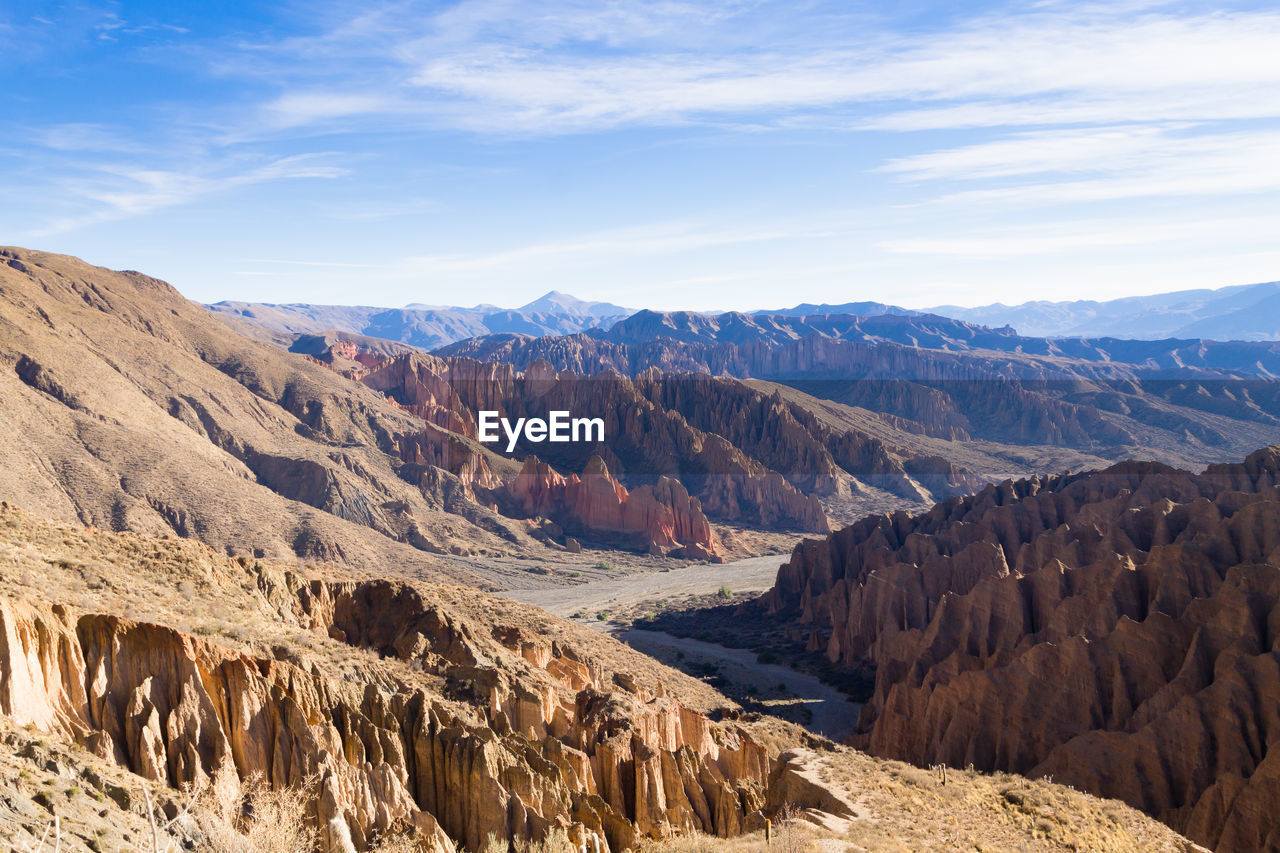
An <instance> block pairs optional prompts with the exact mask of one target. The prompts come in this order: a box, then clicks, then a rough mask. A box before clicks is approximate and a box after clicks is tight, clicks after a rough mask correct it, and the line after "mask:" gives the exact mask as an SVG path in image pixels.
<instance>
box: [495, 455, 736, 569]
mask: <svg viewBox="0 0 1280 853" xmlns="http://www.w3.org/2000/svg"><path fill="white" fill-rule="evenodd" d="M504 497H505V498H506V499H507V500H508V501H510V502H511V504H513V505H514V508H515V510H516V511H517V512H518V513H520V514H522V515H524V516H526V517H539V516H540V517H546V518H550V519H552V520H554V521H555V522H556V523H558V524H559V525H560V527H561V528H563V529H564V530H565V531H568V532H570V533H580V534H582V535H584V536H588V537H590V538H592V539H595V540H597V541H599V540H601V539H605V540H608V539H613V540H616V541H619V542H620V543H621V544H624V545H625V546H627V547H632V548H639V549H640V550H646V551H650V552H661V553H664V554H669V555H671V556H677V557H685V558H688V559H693V560H716V561H717V562H718V561H720V560H721V559H722V558H721V557H720V555H719V553H718V552H717V544H716V540H715V535H714V534H713V533H712V532H711V525H710V524H709V523H708V522H707V517H706V516H705V515H703V513H702V507H701V505H700V504H699V502H698V499H697V498H692V497H689V493H688V492H687V491H685V488H684V486H682V485H680V483H679V482H678V481H677V480H673V479H671V478H670V477H662V478H660V479H659V480H658V482H657V483H655V484H653V485H646V486H640V487H638V488H636V489H633V490H631V491H627V489H626V488H624V487H623V486H622V484H621V483H619V482H618V481H617V480H615V479H614V478H613V477H612V476H610V474H609V469H608V467H606V466H605V464H604V460H602V459H601V458H600V457H599V456H593V457H591V459H590V461H588V462H587V465H586V467H585V468H583V470H582V475H581V476H580V477H579V476H578V475H576V474H570V475H569V476H567V477H563V476H561V475H560V474H558V473H557V472H556V471H555V469H553V468H552V467H551V466H550V465H548V464H547V463H545V462H541V461H539V459H538V458H537V457H536V456H530V457H528V458H527V459H525V462H524V467H523V468H521V469H520V473H519V475H517V476H516V478H515V479H514V480H512V481H511V482H509V483H507V485H506V487H505V490H504Z"/></svg>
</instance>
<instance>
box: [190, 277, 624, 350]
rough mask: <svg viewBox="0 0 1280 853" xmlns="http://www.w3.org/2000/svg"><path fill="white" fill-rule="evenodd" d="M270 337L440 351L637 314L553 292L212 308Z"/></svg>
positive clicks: (560, 331) (553, 332)
mask: <svg viewBox="0 0 1280 853" xmlns="http://www.w3.org/2000/svg"><path fill="white" fill-rule="evenodd" d="M207 307H208V308H209V309H210V310H212V311H214V312H217V313H219V314H224V315H229V316H232V317H235V318H237V319H239V320H242V321H244V322H248V323H252V324H254V325H257V326H260V327H262V328H264V329H267V330H269V331H271V332H283V333H286V334H295V335H297V334H311V335H315V334H324V333H325V332H329V331H339V332H348V333H351V334H357V335H368V336H370V337H375V338H386V339H387V340H392V341H400V342H402V343H406V344H411V345H413V346H416V347H420V348H422V349H428V350H430V349H436V348H438V347H442V346H445V345H447V344H450V343H453V342H454V341H459V340H463V339H465V338H472V337H477V336H480V335H489V334H496V333H504V332H507V333H516V334H525V335H565V334H573V333H575V332H582V331H586V330H587V329H591V328H595V327H596V326H601V325H605V326H608V325H611V324H612V323H614V322H616V321H618V320H620V319H622V318H623V317H626V316H628V315H630V314H632V313H634V312H633V310H632V309H630V308H623V307H621V306H618V305H613V304H611V303H608V302H588V301H585V300H581V299H577V298H575V297H573V296H570V295H568V294H565V293H560V292H558V291H555V290H553V291H550V292H549V293H546V294H544V295H543V296H541V297H539V298H538V299H535V300H534V301H532V302H530V303H528V304H527V305H523V306H521V307H519V308H498V307H497V306H493V305H476V306H474V307H472V308H461V307H452V306H433V305H422V304H418V303H415V304H412V305H408V306H405V307H404V308H379V307H374V306H368V305H312V304H309V303H289V304H272V303H266V302H233V301H223V302H217V303H214V304H212V305H209V306H207Z"/></svg>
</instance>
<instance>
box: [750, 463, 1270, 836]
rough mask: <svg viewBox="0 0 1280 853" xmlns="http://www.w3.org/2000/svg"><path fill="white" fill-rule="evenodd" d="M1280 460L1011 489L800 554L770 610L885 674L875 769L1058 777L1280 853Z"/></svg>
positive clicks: (873, 523)
mask: <svg viewBox="0 0 1280 853" xmlns="http://www.w3.org/2000/svg"><path fill="white" fill-rule="evenodd" d="M1278 484H1280V448H1275V447H1273V448H1269V449H1266V450H1261V451H1258V452H1257V453H1255V454H1253V455H1251V456H1250V457H1249V458H1248V459H1247V460H1246V461H1245V462H1244V463H1243V464H1234V465H1216V466H1211V467H1210V468H1208V469H1207V470H1206V471H1205V472H1204V473H1203V474H1200V475H1192V474H1188V473H1186V472H1183V471H1179V470H1176V469H1173V468H1170V467H1168V466H1164V465H1160V464H1156V463H1139V462H1130V463H1122V464H1120V465H1116V466H1114V467H1112V468H1109V469H1107V470H1105V471H1101V472H1097V473H1092V474H1076V475H1058V476H1053V477H1040V478H1032V479H1029V480H1021V481H1017V482H1005V483H1002V484H1000V485H998V486H992V487H989V488H987V489H984V490H983V491H981V492H979V493H978V494H976V495H974V496H972V497H965V498H955V499H951V500H948V501H945V502H943V503H940V504H938V505H937V506H936V507H934V508H933V509H932V510H931V511H930V512H928V513H925V514H923V515H920V516H916V517H909V516H907V515H906V514H901V513H899V514H896V515H893V516H875V517H871V518H867V519H865V520H864V521H862V522H860V523H858V524H856V525H853V526H852V527H849V528H846V529H844V530H841V531H839V532H837V533H835V534H832V536H831V537H829V538H828V539H827V540H826V541H823V542H817V541H810V542H807V543H805V544H802V545H801V546H799V547H798V548H797V549H796V551H795V553H794V555H793V556H792V558H791V561H790V562H789V563H788V564H787V565H785V566H783V567H782V569H781V570H780V571H779V574H778V581H777V585H776V586H775V587H774V589H773V591H772V592H771V593H770V595H769V597H768V603H769V606H770V608H771V609H772V610H773V612H774V613H775V614H776V615H778V616H781V617H784V618H789V619H791V620H793V621H794V622H795V623H796V627H795V629H794V630H797V631H801V632H808V635H809V642H810V648H812V649H815V650H820V651H824V652H825V653H826V655H827V657H828V658H830V659H831V660H832V661H834V662H837V663H840V664H843V665H847V666H871V667H874V668H875V672H876V678H875V690H874V694H873V695H872V696H871V697H870V699H869V700H868V702H867V704H866V705H865V706H864V710H863V712H862V716H861V718H860V721H859V729H860V732H861V734H860V736H859V742H860V743H861V744H863V745H865V746H867V747H868V748H869V749H870V750H871V751H872V752H874V753H877V754H880V755H886V756H893V757H897V758H902V759H906V760H909V761H913V762H916V763H919V764H931V763H935V762H943V763H947V764H951V765H952V766H958V767H963V766H966V765H968V764H973V765H975V766H976V767H978V768H979V769H984V770H995V769H1002V770H1007V771H1011V772H1016V773H1023V774H1029V775H1032V776H1037V775H1052V776H1053V777H1054V779H1055V780H1057V781H1060V782H1067V783H1069V784H1072V785H1075V786H1077V787H1080V788H1082V789H1084V790H1087V791H1091V792H1093V793H1095V794H1098V795H1100V796H1105V797H1116V798H1120V799H1124V800H1126V801H1128V802H1130V803H1133V804H1134V805H1137V806H1139V807H1140V808H1142V809H1144V810H1145V811H1147V812H1149V813H1151V814H1153V815H1155V816H1157V817H1159V818H1160V819H1161V820H1163V821H1165V822H1167V823H1168V824H1170V825H1171V826H1172V827H1173V828H1175V829H1177V830H1178V831H1180V832H1183V833H1184V834H1186V835H1187V836H1189V837H1191V838H1193V839H1195V840H1197V841H1200V842H1202V843H1206V844H1208V845H1209V846H1212V847H1214V848H1215V849H1217V850H1222V851H1254V850H1275V849H1280V824H1277V822H1276V821H1275V819H1274V816H1275V815H1276V814H1277V813H1280V781H1278V780H1280V488H1277V485H1278Z"/></svg>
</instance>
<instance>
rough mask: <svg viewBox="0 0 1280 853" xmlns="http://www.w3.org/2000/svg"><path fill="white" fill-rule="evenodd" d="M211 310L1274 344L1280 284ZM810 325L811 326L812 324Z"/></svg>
mask: <svg viewBox="0 0 1280 853" xmlns="http://www.w3.org/2000/svg"><path fill="white" fill-rule="evenodd" d="M209 308H211V309H212V310H214V311H216V312H218V313H221V314H225V315H228V316H233V317H236V318H239V319H241V320H244V321H246V322H247V323H249V324H251V325H253V326H256V327H260V328H262V329H265V330H267V331H268V332H270V333H284V334H320V333H324V332H328V331H340V332H346V333H349V334H361V335H368V336H371V337H377V338H385V339H389V340H393V341H400V342H402V343H407V344H411V345H413V346H416V347H420V348H422V349H427V350H433V349H437V348H439V347H443V346H446V345H448V344H451V343H454V342H456V341H460V340H465V339H467V338H472V337H479V336H484V335H491V334H518V335H532V336H535V337H537V336H542V335H568V334H574V333H577V332H585V331H588V330H596V329H598V330H601V331H611V330H612V328H613V326H614V325H615V324H617V323H619V322H621V321H623V320H627V319H629V318H631V317H633V316H634V315H635V314H637V313H659V314H662V315H663V316H666V317H674V318H678V320H677V322H678V323H679V324H681V325H682V326H683V327H684V328H675V327H673V329H672V331H673V332H681V333H684V334H687V333H689V332H691V331H692V330H693V329H694V328H695V327H696V326H698V325H699V324H701V325H705V324H706V323H708V322H710V321H711V318H717V317H718V318H722V319H721V320H720V321H718V322H719V325H725V320H724V319H723V318H733V320H732V322H737V323H752V322H755V323H757V324H761V323H765V324H767V323H769V322H771V321H769V320H767V319H766V320H755V321H753V320H748V319H745V318H749V317H750V318H769V317H773V318H788V319H803V318H819V317H828V316H854V317H863V318H870V317H907V316H928V315H934V316H936V317H939V318H949V319H953V320H959V321H962V322H964V323H969V324H972V325H976V326H982V327H986V328H988V329H991V330H996V331H998V332H1001V333H1006V335H1007V336H1008V335H1012V336H1018V337H1022V338H1076V339H1095V338H1109V339H1117V340H1167V339H1179V340H1188V341H1199V340H1214V341H1274V340H1280V282H1268V283H1263V284H1246V285H1237V286H1233V287H1223V288H1219V289H1216V290H1208V289H1201V290H1181V291H1173V292H1170V293H1160V294H1154V295H1150V296H1131V297H1124V298H1121V299H1113V300H1107V301H1101V302H1100V301H1094V300H1076V301H1070V302H1048V301H1035V302H1025V303H1022V304H1021V305H1003V304H1001V303H993V304H990V305H983V306H979V307H972V308H967V307H962V306H959V305H939V306H936V307H933V308H924V309H910V308H902V307H900V306H897V305H889V304H886V303H883V302H869V301H864V302H846V303H841V304H827V303H823V304H815V303H808V302H806V303H801V304H799V305H795V306H793V307H791V308H780V309H774V310H759V311H729V312H693V311H668V312H637V311H635V310H633V309H629V308H623V307H622V306H619V305H614V304H612V303H608V302H587V301H583V300H580V299H576V298H574V297H573V296H570V295H568V294H564V293H559V292H558V291H554V290H553V291H551V292H550V293H547V294H545V295H544V296H542V297H540V298H538V299H535V300H534V301H533V302H530V303H529V304H527V305H524V306H521V307H520V308H511V309H503V308H498V307H496V306H493V305H477V306H474V307H472V308H456V307H448V306H438V305H423V304H411V305H408V306H406V307H404V308H372V307H367V306H340V305H310V304H303V303H298V304H288V305H276V304H271V303H260V302H218V303H214V304H212V305H210V306H209ZM695 318H698V319H695ZM701 318H706V319H701ZM775 322H776V321H775ZM934 322H937V321H936V320H935V321H934ZM809 325H811V326H815V325H819V324H817V323H815V322H812V321H811V322H810V324H809ZM882 325H883V324H882ZM970 336H971V334H970ZM899 342H900V343H904V342H907V341H905V340H900V341H899Z"/></svg>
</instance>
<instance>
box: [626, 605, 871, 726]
mask: <svg viewBox="0 0 1280 853" xmlns="http://www.w3.org/2000/svg"><path fill="white" fill-rule="evenodd" d="M615 636H616V637H617V638H618V639H619V640H622V641H623V642H624V643H626V644H627V645H629V646H631V647H632V648H633V649H635V650H636V651H639V652H644V653H645V654H647V655H649V656H650V657H652V658H656V659H657V660H660V661H663V662H664V663H669V662H671V661H672V660H673V658H674V657H675V655H676V654H677V653H678V654H680V655H681V658H680V668H682V669H685V670H686V671H688V669H689V668H691V667H693V668H696V667H697V666H698V665H699V664H700V663H702V664H706V665H709V666H712V667H714V668H715V669H716V671H717V674H718V675H720V677H722V678H724V679H725V680H726V681H729V682H732V683H733V685H734V688H735V689H733V690H731V691H729V692H732V693H735V694H736V693H739V692H740V691H741V690H742V689H745V688H754V690H753V691H752V692H753V693H754V694H756V695H759V696H761V697H768V696H771V695H779V696H780V697H785V698H779V699H777V700H773V701H774V702H776V703H778V704H779V705H789V706H792V707H794V706H796V705H800V706H802V707H803V708H804V709H805V710H807V712H808V713H807V714H804V715H803V717H805V718H807V720H805V721H803V722H802V725H804V726H805V727H806V728H807V729H809V731H811V732H814V733H815V734H820V735H826V736H827V737H829V738H831V739H832V740H836V741H839V740H842V739H844V738H846V737H848V736H849V735H851V734H853V729H854V726H855V725H856V724H857V722H858V712H859V710H860V709H861V708H862V706H861V705H859V704H858V703H856V702H851V701H849V699H848V697H846V696H845V695H844V694H843V693H841V692H840V691H839V690H836V689H835V688H834V687H829V686H827V685H825V684H823V683H822V682H821V681H819V680H818V679H816V678H814V677H813V676H812V675H806V674H805V673H802V672H796V671H795V670H794V669H790V668H789V667H785V666H780V665H778V664H768V663H760V662H759V661H757V660H756V653H755V652H752V651H748V650H747V649H731V648H729V647H728V646H721V645H718V644H716V643H707V642H704V641H702V640H694V639H690V638H686V637H673V636H671V635H670V634H665V633H663V632H661V631H641V630H637V629H635V628H630V629H627V630H624V631H619V632H618V633H617V634H615ZM779 686H781V687H783V688H785V690H782V691H779V689H778V688H779ZM786 716H788V717H791V715H790V714H788V715H786Z"/></svg>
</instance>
